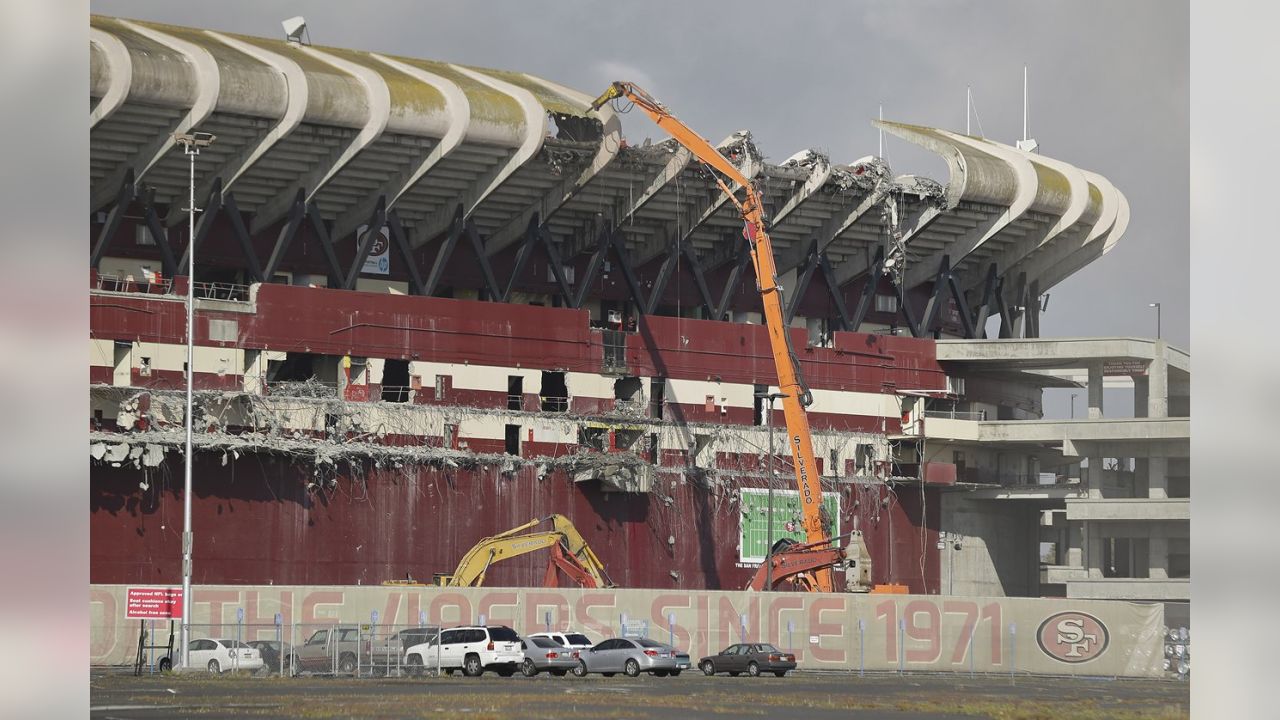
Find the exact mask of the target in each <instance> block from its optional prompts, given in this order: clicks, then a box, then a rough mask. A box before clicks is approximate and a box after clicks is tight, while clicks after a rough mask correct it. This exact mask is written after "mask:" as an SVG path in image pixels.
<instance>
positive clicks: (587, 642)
mask: <svg viewBox="0 0 1280 720" xmlns="http://www.w3.org/2000/svg"><path fill="white" fill-rule="evenodd" d="M525 637H531V638H536V637H543V638H549V639H550V640H551V641H552V642H555V643H558V644H560V645H563V646H565V647H567V648H569V649H570V650H586V649H587V648H590V647H591V646H592V645H594V644H595V643H593V642H591V638H589V637H587V636H586V635H583V634H582V633H580V632H573V631H572V630H570V631H568V632H536V633H533V634H531V635H526V636H525Z"/></svg>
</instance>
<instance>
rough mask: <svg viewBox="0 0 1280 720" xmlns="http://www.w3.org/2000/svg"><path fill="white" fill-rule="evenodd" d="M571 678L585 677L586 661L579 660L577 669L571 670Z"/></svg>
mask: <svg viewBox="0 0 1280 720" xmlns="http://www.w3.org/2000/svg"><path fill="white" fill-rule="evenodd" d="M573 676H574V677H586V676H587V661H586V660H579V661H578V665H577V667H575V668H574V669H573Z"/></svg>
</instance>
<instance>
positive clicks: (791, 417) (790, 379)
mask: <svg viewBox="0 0 1280 720" xmlns="http://www.w3.org/2000/svg"><path fill="white" fill-rule="evenodd" d="M615 99H625V100H628V101H630V102H632V103H635V106H636V107H638V108H640V109H641V110H643V111H644V112H645V113H646V114H647V115H649V117H651V118H653V121H654V122H655V123H657V124H658V127H660V128H662V129H663V130H666V131H667V132H668V133H670V134H671V136H672V137H673V138H675V140H676V141H677V142H679V143H680V144H681V145H683V146H684V147H686V148H688V150H689V151H690V152H691V153H693V155H694V156H695V157H697V158H698V160H700V161H701V162H702V163H704V164H705V165H707V166H709V167H711V168H714V169H715V170H716V171H718V172H719V173H720V174H722V175H724V176H725V177H727V178H728V179H729V180H730V181H732V182H734V183H736V184H738V185H739V186H741V187H742V189H743V190H744V191H745V193H746V199H745V200H743V201H739V200H738V198H737V196H736V195H735V193H734V191H733V190H731V189H730V188H729V186H728V185H727V184H726V183H725V182H724V180H722V179H721V178H720V177H719V176H718V175H717V176H716V182H717V183H718V184H719V185H720V189H721V190H722V191H724V193H725V194H726V195H728V196H729V199H730V200H732V201H733V204H734V205H735V206H736V207H737V208H738V211H739V212H740V213H741V214H742V219H743V221H744V223H745V224H746V227H745V229H744V231H743V232H744V234H745V235H746V238H747V240H748V241H749V242H750V244H751V261H752V264H753V265H754V266H755V271H756V284H757V285H758V287H759V289H760V299H761V301H762V302H763V305H764V318H765V325H766V326H767V327H768V330H769V344H770V347H771V349H772V350H773V360H774V364H775V366H776V367H777V370H778V388H779V390H781V391H782V394H783V399H782V412H783V415H784V416H785V417H786V421H787V438H788V442H787V445H788V446H789V447H790V448H791V456H792V460H793V465H794V466H795V473H796V485H797V487H798V488H799V491H800V501H801V502H800V507H801V511H802V518H803V525H804V530H805V538H806V540H807V541H808V544H811V545H812V544H819V543H821V542H823V540H824V539H826V530H825V529H824V528H823V525H822V510H821V508H822V484H821V482H820V480H819V476H818V464H817V461H816V460H815V459H814V456H813V437H812V435H811V434H810V432H809V417H808V415H807V414H806V412H805V408H806V407H807V406H808V405H809V404H811V402H812V396H811V395H810V393H809V390H808V388H807V387H805V384H804V380H803V379H802V378H801V376H800V363H799V362H797V361H796V359H795V353H793V352H792V350H791V340H790V337H789V336H788V330H787V324H786V321H785V315H784V314H783V307H782V292H781V288H780V287H779V286H778V278H777V266H776V265H775V264H774V258H773V243H772V241H771V240H770V239H769V233H768V232H767V230H766V228H765V218H764V204H763V202H762V201H761V198H760V193H759V192H758V191H757V190H756V188H755V186H754V185H752V183H751V181H750V180H748V179H747V178H746V177H744V176H743V175H742V173H740V172H738V169H737V168H736V167H734V165H733V163H731V162H729V159H728V158H726V157H725V156H724V155H721V154H720V151H718V150H716V149H715V147H714V146H713V145H712V144H711V143H709V142H707V140H706V139H705V138H703V137H702V136H701V135H699V134H698V133H696V132H694V131H693V130H692V129H691V128H690V127H689V126H687V125H685V124H684V123H682V122H681V121H680V120H678V119H677V118H676V117H675V115H673V114H671V111H669V110H667V109H666V108H665V107H663V105H662V104H661V103H659V102H658V101H657V100H655V99H654V98H653V97H652V96H651V95H649V93H647V92H645V91H644V90H641V89H640V88H639V87H637V86H636V85H635V84H634V83H628V82H615V83H613V84H612V85H610V86H609V89H608V90H606V91H605V92H604V93H603V94H602V95H600V97H598V98H596V99H595V101H593V102H592V103H591V109H592V110H599V109H600V108H601V107H602V106H603V105H604V104H605V103H607V102H609V101H611V100H615ZM814 585H815V587H814V589H816V590H819V591H822V592H831V590H832V582H831V571H830V569H828V568H821V569H819V570H817V571H816V572H815V573H814Z"/></svg>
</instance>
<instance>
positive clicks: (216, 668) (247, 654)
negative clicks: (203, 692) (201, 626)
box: [160, 638, 262, 674]
mask: <svg viewBox="0 0 1280 720" xmlns="http://www.w3.org/2000/svg"><path fill="white" fill-rule="evenodd" d="M187 648H188V650H189V654H190V656H191V660H190V662H191V667H192V668H206V669H208V670H209V672H211V673H214V674H217V673H224V672H231V671H233V670H247V671H249V672H257V671H258V670H261V669H262V655H261V653H259V652H258V650H257V649H256V648H251V647H249V646H248V645H246V644H245V643H242V642H240V641H239V640H213V639H210V638H201V639H199V640H192V641H191V642H190V643H188V645H187ZM172 667H173V661H172V660H171V659H170V658H167V657H166V658H161V660H160V670H161V671H165V670H169V669H171V668H172Z"/></svg>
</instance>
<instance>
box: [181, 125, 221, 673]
mask: <svg viewBox="0 0 1280 720" xmlns="http://www.w3.org/2000/svg"><path fill="white" fill-rule="evenodd" d="M215 139H217V136H216V135H214V134H213V133H207V132H190V133H174V134H173V141H174V142H176V143H178V144H179V145H181V146H182V149H183V152H184V153H185V154H186V156H187V158H188V160H189V176H188V185H187V192H188V195H187V242H188V243H189V244H190V247H189V249H188V251H187V363H186V365H187V366H186V368H185V374H186V376H187V377H186V381H187V388H186V389H187V402H186V413H185V414H186V417H185V420H186V423H185V424H186V428H185V430H186V446H185V451H184V452H183V458H182V463H183V472H182V477H183V482H182V634H181V636H180V637H181V638H182V641H181V642H182V645H181V649H180V651H179V653H180V655H179V656H180V657H181V658H182V667H183V668H184V669H185V668H188V667H190V666H191V647H190V645H191V565H192V562H191V554H192V553H191V551H192V548H193V547H194V546H195V535H194V533H193V531H192V529H191V452H192V449H191V426H192V417H191V411H192V394H193V392H194V383H195V374H196V364H195V357H194V350H195V294H196V283H195V280H196V272H195V270H196V249H195V237H196V212H197V211H199V208H197V207H196V156H197V155H199V154H200V148H206V147H209V146H210V145H212V144H213V141H214V140H215Z"/></svg>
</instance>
